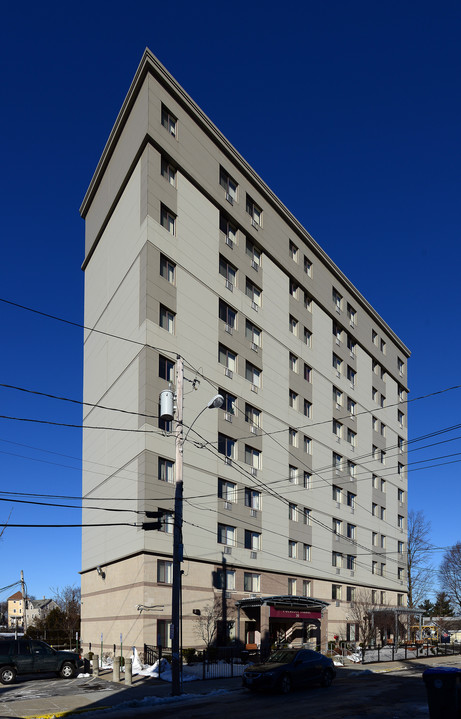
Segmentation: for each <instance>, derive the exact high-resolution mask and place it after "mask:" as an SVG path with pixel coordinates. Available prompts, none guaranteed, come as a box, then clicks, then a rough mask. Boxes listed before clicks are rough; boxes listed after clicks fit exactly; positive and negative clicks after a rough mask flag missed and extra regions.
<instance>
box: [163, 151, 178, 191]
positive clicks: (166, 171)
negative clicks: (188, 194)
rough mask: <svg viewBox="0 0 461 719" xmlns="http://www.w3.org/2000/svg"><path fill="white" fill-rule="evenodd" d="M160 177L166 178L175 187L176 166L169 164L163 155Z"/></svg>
mask: <svg viewBox="0 0 461 719" xmlns="http://www.w3.org/2000/svg"><path fill="white" fill-rule="evenodd" d="M162 177H164V178H165V180H168V182H169V183H170V185H173V187H176V168H175V167H173V165H170V163H169V162H168V160H166V159H165V158H164V157H162Z"/></svg>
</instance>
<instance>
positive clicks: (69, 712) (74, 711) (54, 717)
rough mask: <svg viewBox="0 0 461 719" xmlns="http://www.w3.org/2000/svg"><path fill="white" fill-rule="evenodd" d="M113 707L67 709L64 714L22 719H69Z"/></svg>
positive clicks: (28, 716)
mask: <svg viewBox="0 0 461 719" xmlns="http://www.w3.org/2000/svg"><path fill="white" fill-rule="evenodd" d="M110 708H111V705H110V704H108V705H107V706H106V707H94V708H88V707H82V708H81V709H67V710H66V711H64V712H53V713H52V714H26V715H25V716H23V717H21V719H59V717H69V716H72V715H73V714H84V713H85V712H97V711H101V710H102V709H110Z"/></svg>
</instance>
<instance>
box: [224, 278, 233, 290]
mask: <svg viewBox="0 0 461 719" xmlns="http://www.w3.org/2000/svg"><path fill="white" fill-rule="evenodd" d="M226 289H228V290H230V291H231V292H233V291H234V285H233V284H232V282H231V281H230V280H226Z"/></svg>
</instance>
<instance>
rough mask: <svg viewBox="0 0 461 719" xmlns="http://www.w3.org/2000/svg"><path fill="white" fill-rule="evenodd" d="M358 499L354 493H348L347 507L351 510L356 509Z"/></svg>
mask: <svg viewBox="0 0 461 719" xmlns="http://www.w3.org/2000/svg"><path fill="white" fill-rule="evenodd" d="M356 497H357V495H356V494H354V493H353V492H348V493H347V506H348V507H351V509H354V508H355V500H356Z"/></svg>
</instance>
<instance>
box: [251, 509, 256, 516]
mask: <svg viewBox="0 0 461 719" xmlns="http://www.w3.org/2000/svg"><path fill="white" fill-rule="evenodd" d="M257 516H258V513H257V511H256V509H250V517H257Z"/></svg>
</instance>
